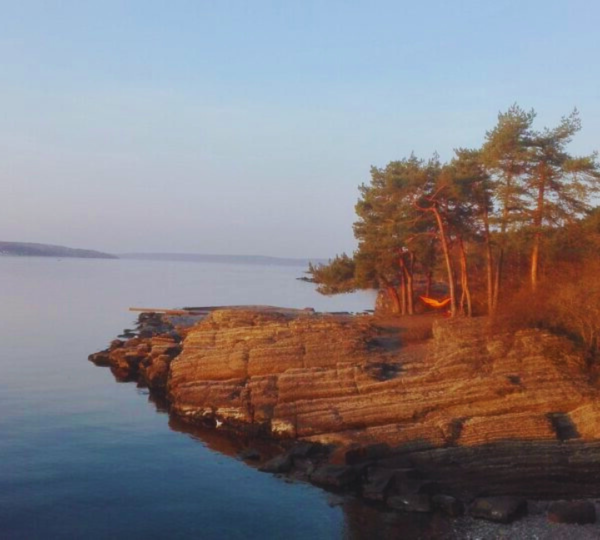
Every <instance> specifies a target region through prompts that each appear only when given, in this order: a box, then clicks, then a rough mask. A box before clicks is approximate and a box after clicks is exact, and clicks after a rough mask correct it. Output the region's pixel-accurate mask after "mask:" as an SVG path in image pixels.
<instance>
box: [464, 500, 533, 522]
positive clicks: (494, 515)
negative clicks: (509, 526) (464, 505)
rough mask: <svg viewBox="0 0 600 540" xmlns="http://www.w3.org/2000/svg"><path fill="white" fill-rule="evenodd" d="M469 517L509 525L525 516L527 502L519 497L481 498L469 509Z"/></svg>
mask: <svg viewBox="0 0 600 540" xmlns="http://www.w3.org/2000/svg"><path fill="white" fill-rule="evenodd" d="M469 513H470V514H471V516H473V517H475V518H479V519H486V520H488V521H496V522H498V523H511V522H512V521H515V520H517V519H519V518H521V517H523V516H524V515H526V514H527V501H526V500H525V499H521V498H519V497H508V496H501V497H481V498H478V499H475V500H474V501H473V502H472V503H471V506H470V508H469Z"/></svg>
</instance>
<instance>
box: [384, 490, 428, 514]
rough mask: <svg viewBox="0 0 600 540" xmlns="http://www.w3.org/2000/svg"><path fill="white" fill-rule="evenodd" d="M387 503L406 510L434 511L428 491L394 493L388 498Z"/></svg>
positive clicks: (391, 506) (392, 506) (397, 508)
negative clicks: (404, 493) (403, 493)
mask: <svg viewBox="0 0 600 540" xmlns="http://www.w3.org/2000/svg"><path fill="white" fill-rule="evenodd" d="M387 505H388V506H389V507H390V508H394V509H396V510H402V511H404V512H422V513H426V512H432V511H433V507H432V505H431V498H430V497H429V495H428V494H426V493H413V494H406V495H392V496H391V497H388V499H387Z"/></svg>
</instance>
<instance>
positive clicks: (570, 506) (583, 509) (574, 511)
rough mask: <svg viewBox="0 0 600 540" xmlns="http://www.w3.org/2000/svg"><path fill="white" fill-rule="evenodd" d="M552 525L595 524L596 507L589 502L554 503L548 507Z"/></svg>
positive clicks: (549, 519)
mask: <svg viewBox="0 0 600 540" xmlns="http://www.w3.org/2000/svg"><path fill="white" fill-rule="evenodd" d="M548 521H551V522H552V523H577V524H579V525H585V524H586V523H596V507H595V506H594V504H593V503H591V502H590V501H556V502H553V503H551V504H550V506H549V507H548Z"/></svg>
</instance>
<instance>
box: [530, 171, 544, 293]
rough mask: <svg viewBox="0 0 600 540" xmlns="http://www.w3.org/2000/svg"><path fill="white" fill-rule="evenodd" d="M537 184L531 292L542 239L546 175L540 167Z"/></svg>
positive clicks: (537, 268)
mask: <svg viewBox="0 0 600 540" xmlns="http://www.w3.org/2000/svg"><path fill="white" fill-rule="evenodd" d="M539 174H540V177H539V186H538V196H537V206H536V209H535V214H534V216H533V227H534V229H535V236H534V237H533V249H532V251H531V289H532V291H533V292H535V291H536V290H537V286H538V282H539V266H540V244H541V241H542V230H541V229H542V222H543V219H544V195H545V189H546V175H545V171H544V169H543V168H541V170H540V172H539Z"/></svg>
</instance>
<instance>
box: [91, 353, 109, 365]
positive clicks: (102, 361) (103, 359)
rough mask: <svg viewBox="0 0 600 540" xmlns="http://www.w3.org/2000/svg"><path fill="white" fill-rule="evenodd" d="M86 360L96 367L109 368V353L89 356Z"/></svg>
mask: <svg viewBox="0 0 600 540" xmlns="http://www.w3.org/2000/svg"><path fill="white" fill-rule="evenodd" d="M88 360H89V361H90V362H92V363H94V364H96V365H97V366H103V367H106V366H110V353H109V351H108V349H107V350H105V351H100V352H97V353H93V354H90V355H89V356H88Z"/></svg>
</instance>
